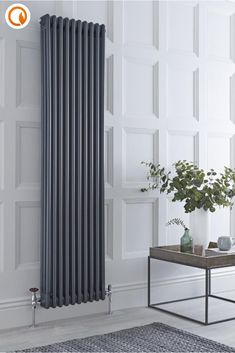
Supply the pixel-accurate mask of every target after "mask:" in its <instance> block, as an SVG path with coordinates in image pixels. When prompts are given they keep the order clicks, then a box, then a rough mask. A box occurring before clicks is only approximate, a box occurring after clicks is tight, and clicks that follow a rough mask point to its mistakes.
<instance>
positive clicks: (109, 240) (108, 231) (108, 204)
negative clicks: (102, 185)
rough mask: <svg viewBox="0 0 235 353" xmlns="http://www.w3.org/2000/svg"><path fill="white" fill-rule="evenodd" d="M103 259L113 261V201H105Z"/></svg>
mask: <svg viewBox="0 0 235 353" xmlns="http://www.w3.org/2000/svg"><path fill="white" fill-rule="evenodd" d="M105 258H106V260H113V200H111V199H106V200H105Z"/></svg>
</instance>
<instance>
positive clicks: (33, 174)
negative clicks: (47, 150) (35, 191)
mask: <svg viewBox="0 0 235 353" xmlns="http://www.w3.org/2000/svg"><path fill="white" fill-rule="evenodd" d="M16 131H17V132H16V186H17V187H24V188H25V187H26V188H32V187H34V188H35V187H36V188H39V183H40V127H39V124H38V123H33V122H17V126H16Z"/></svg>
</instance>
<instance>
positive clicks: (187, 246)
mask: <svg viewBox="0 0 235 353" xmlns="http://www.w3.org/2000/svg"><path fill="white" fill-rule="evenodd" d="M180 251H181V252H187V253H192V252H193V238H192V237H191V236H190V234H189V229H185V232H184V234H183V235H182V237H181V238H180Z"/></svg>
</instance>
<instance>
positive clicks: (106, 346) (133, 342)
mask: <svg viewBox="0 0 235 353" xmlns="http://www.w3.org/2000/svg"><path fill="white" fill-rule="evenodd" d="M17 352H182V353H183V352H235V348H231V347H228V346H225V345H223V344H220V343H217V342H214V341H211V340H208V339H207V338H203V337H200V336H197V335H194V334H192V333H189V332H186V331H183V330H178V329H176V328H174V327H171V326H168V325H165V324H162V323H159V322H155V323H152V324H150V325H146V326H140V327H134V328H130V329H127V330H122V331H117V332H112V333H108V334H105V335H99V336H92V337H87V338H82V339H73V340H70V341H66V342H61V343H54V344H50V345H48V346H42V347H36V348H31V349H26V350H23V351H17Z"/></svg>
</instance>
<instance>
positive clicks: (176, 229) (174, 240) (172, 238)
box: [166, 198, 190, 245]
mask: <svg viewBox="0 0 235 353" xmlns="http://www.w3.org/2000/svg"><path fill="white" fill-rule="evenodd" d="M172 218H180V219H182V221H183V222H184V224H185V226H186V227H188V228H190V224H189V222H190V219H189V213H185V211H184V206H183V203H182V202H172V201H171V199H170V198H168V200H167V222H168V221H169V220H171V219H172ZM183 234H184V229H183V227H181V226H177V225H171V226H166V245H173V244H180V238H181V236H182V235H183Z"/></svg>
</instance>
